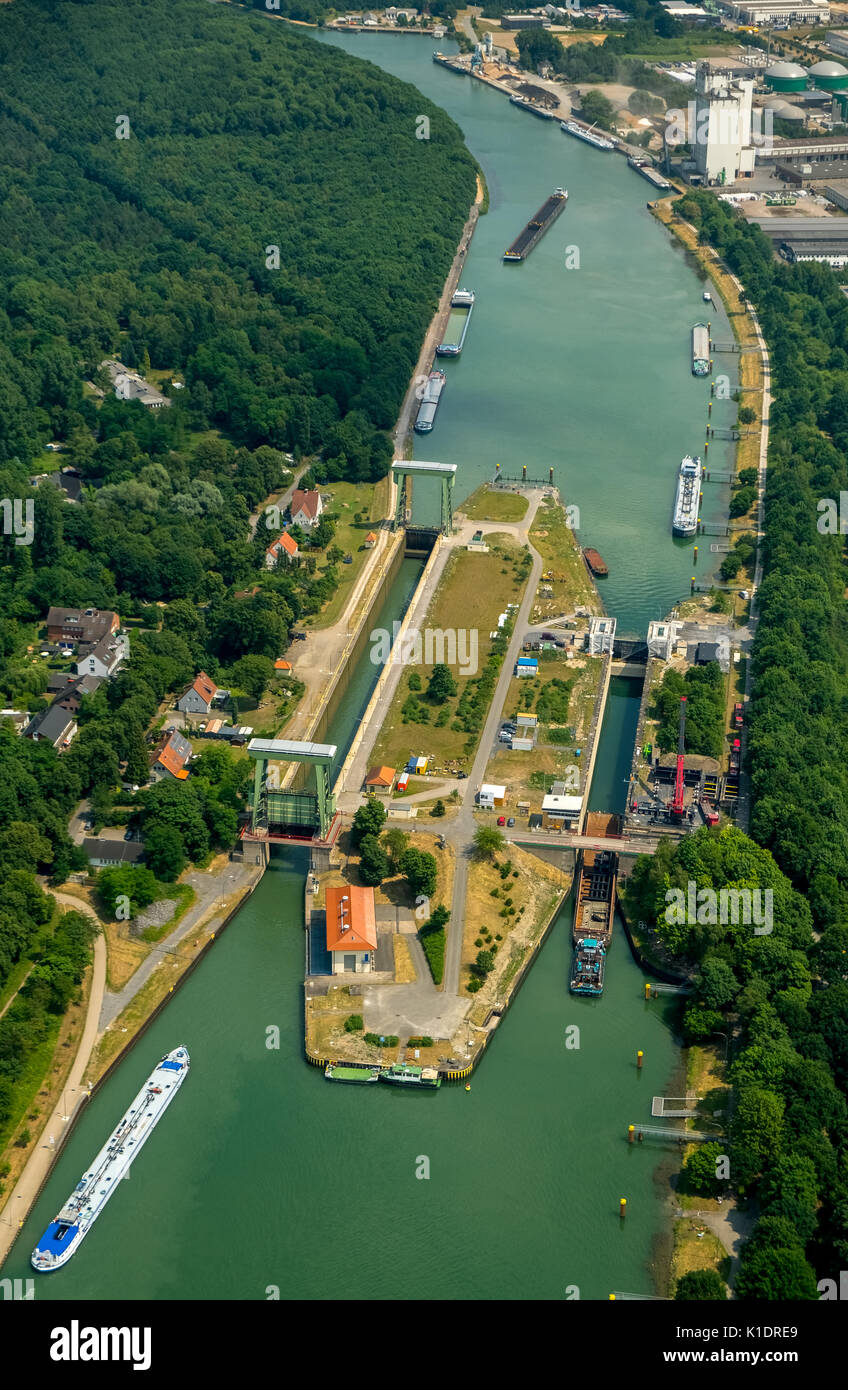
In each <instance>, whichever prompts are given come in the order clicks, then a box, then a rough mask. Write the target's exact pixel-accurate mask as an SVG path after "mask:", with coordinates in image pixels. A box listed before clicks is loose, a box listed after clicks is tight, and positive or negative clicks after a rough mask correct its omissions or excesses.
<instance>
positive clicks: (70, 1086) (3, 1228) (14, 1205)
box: [0, 892, 106, 1261]
mask: <svg viewBox="0 0 848 1390" xmlns="http://www.w3.org/2000/svg"><path fill="white" fill-rule="evenodd" d="M53 896H54V897H55V899H56V901H57V902H58V903H59V904H60V906H61V907H64V908H66V909H68V910H70V911H74V912H85V913H87V914H88V916H89V917H92V918H94V921H95V922H97V927H98V934H97V936H96V938H95V941H94V967H93V974H92V980H91V993H90V994H89V997H88V1008H87V1010H86V1016H85V1023H84V1025H83V1030H82V1036H81V1037H80V1040H79V1046H78V1048H77V1055H76V1057H75V1058H74V1060H73V1062H72V1064H71V1070H70V1072H69V1073H68V1078H67V1081H66V1082H65V1085H64V1086H63V1088H62V1094H61V1096H60V1097H59V1101H58V1103H57V1105H56V1107H55V1109H54V1110H53V1113H52V1114H51V1115H49V1116H48V1118H47V1120H46V1122H45V1124H44V1129H43V1131H42V1134H41V1136H40V1138H39V1141H38V1145H37V1147H36V1148H34V1149H33V1151H32V1153H31V1154H30V1156H29V1158H28V1159H27V1161H26V1164H25V1165H24V1169H23V1172H22V1173H21V1176H20V1177H19V1178H18V1181H17V1182H16V1183H15V1185H14V1187H13V1188H12V1191H11V1192H10V1194H9V1197H8V1199H7V1201H6V1205H5V1207H4V1209H3V1220H2V1222H0V1261H2V1260H4V1259H5V1258H6V1255H7V1254H8V1252H9V1248H10V1246H11V1244H12V1242H13V1240H14V1238H15V1236H16V1235H17V1232H18V1230H19V1229H20V1226H21V1225H22V1224H23V1222H24V1220H25V1219H26V1216H27V1214H28V1212H29V1209H30V1207H31V1206H32V1204H33V1202H34V1201H35V1199H36V1197H37V1195H38V1193H39V1191H40V1190H41V1185H42V1183H43V1182H44V1180H45V1178H46V1177H47V1174H48V1172H49V1171H50V1165H51V1164H52V1162H53V1158H54V1155H55V1153H56V1143H57V1142H58V1141H60V1139H61V1135H62V1131H63V1129H64V1126H65V1125H66V1124H67V1123H68V1121H69V1119H70V1117H71V1115H73V1114H74V1112H75V1111H76V1109H77V1107H78V1106H79V1105H81V1104H82V1103H83V1101H84V1099H87V1096H88V1091H87V1090H86V1089H85V1088H84V1087H83V1085H82V1078H83V1076H84V1075H85V1069H86V1067H87V1066H88V1063H89V1058H90V1057H91V1053H92V1051H93V1048H94V1044H95V1042H96V1041H97V1038H98V1036H99V1028H98V1018H99V1015H100V1006H101V1003H102V1000H103V994H104V991H105V989H106V942H105V940H104V938H103V935H102V933H101V932H100V923H99V922H98V921H97V917H96V915H95V913H94V911H93V910H92V909H91V908H90V907H89V906H88V904H87V903H83V902H80V900H79V899H78V898H72V897H69V896H67V895H66V894H64V893H56V892H54V893H53ZM66 1107H67V1109H66ZM51 1140H52V1141H53V1142H51Z"/></svg>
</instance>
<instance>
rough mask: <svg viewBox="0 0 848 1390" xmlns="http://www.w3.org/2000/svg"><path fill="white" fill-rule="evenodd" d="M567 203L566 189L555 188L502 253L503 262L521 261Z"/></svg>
mask: <svg viewBox="0 0 848 1390" xmlns="http://www.w3.org/2000/svg"><path fill="white" fill-rule="evenodd" d="M567 202H568V190H567V189H566V188H555V189H554V191H553V193H552V194H551V195H550V197H549V198H546V199H545V201H544V203H543V204H542V206H541V207H540V208H539V211H538V212H537V213H536V215H535V217H531V218H530V221H529V222H528V223H527V226H526V227H525V228H524V230H523V231H521V232H519V234H518V236H517V237H516V238H515V241H514V242H513V243H512V245H511V246H510V247H509V248H508V250H506V251H505V252H504V260H505V261H523V260H524V259H525V258H526V257H527V256H529V255H530V252H531V251H532V250H533V247H534V246H535V245H536V242H537V241H539V240H540V239H541V237H543V236H544V234H545V232H546V231H547V230H548V228H549V227H550V225H551V223H552V222H555V221H556V219H557V218H558V217H559V215H560V213H561V212H562V211H563V209H564V208H565V205H566V203H567Z"/></svg>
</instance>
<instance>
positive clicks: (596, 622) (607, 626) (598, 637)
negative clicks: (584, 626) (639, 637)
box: [587, 618, 615, 656]
mask: <svg viewBox="0 0 848 1390" xmlns="http://www.w3.org/2000/svg"><path fill="white" fill-rule="evenodd" d="M614 642H615V618H590V619H589V645H588V648H587V650H588V652H589V655H590V656H602V655H603V654H604V653H605V652H609V654H610V655H612V648H613V643H614Z"/></svg>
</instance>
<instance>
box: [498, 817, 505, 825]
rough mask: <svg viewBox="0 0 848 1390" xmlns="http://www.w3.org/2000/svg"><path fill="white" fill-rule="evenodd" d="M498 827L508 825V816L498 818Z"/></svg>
mask: <svg viewBox="0 0 848 1390" xmlns="http://www.w3.org/2000/svg"><path fill="white" fill-rule="evenodd" d="M498 825H506V816H498Z"/></svg>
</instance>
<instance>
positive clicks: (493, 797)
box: [479, 782, 506, 811]
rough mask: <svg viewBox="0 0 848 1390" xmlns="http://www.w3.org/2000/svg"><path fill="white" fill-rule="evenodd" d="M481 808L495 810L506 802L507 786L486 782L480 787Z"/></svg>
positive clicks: (482, 809)
mask: <svg viewBox="0 0 848 1390" xmlns="http://www.w3.org/2000/svg"><path fill="white" fill-rule="evenodd" d="M479 799H480V810H481V811H494V810H496V809H497V807H499V806H503V805H504V804H505V802H506V787H498V786H496V785H495V783H494V782H484V783H483V785H482V787H481V788H480V794H479Z"/></svg>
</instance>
